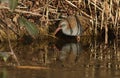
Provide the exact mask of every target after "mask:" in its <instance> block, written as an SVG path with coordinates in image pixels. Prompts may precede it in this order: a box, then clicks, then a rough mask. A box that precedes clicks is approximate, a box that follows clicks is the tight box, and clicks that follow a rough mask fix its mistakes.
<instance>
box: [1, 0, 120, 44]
mask: <svg viewBox="0 0 120 78" xmlns="http://www.w3.org/2000/svg"><path fill="white" fill-rule="evenodd" d="M76 14H79V15H81V16H85V17H87V18H88V19H90V20H91V22H92V30H93V31H94V34H96V35H97V34H98V32H97V29H98V28H99V29H100V30H102V29H105V43H108V28H111V29H113V30H114V31H115V33H117V34H118V28H120V1H119V0H18V5H17V7H16V9H15V10H14V11H13V12H11V10H10V8H9V3H8V2H7V1H4V2H1V3H0V18H1V19H0V40H1V41H5V40H6V39H7V37H8V34H7V32H6V31H9V35H10V36H9V37H10V39H11V40H17V39H20V38H21V37H22V36H23V35H28V32H27V31H26V30H25V28H24V27H21V26H20V25H19V22H18V19H19V18H20V17H22V16H24V17H25V18H26V19H27V20H28V21H30V22H32V23H34V24H35V25H36V27H37V28H38V29H39V38H43V37H44V36H51V35H50V34H51V33H52V32H49V31H53V30H54V29H55V27H56V26H55V25H54V24H55V23H56V22H57V21H59V20H61V17H67V16H68V15H76Z"/></svg>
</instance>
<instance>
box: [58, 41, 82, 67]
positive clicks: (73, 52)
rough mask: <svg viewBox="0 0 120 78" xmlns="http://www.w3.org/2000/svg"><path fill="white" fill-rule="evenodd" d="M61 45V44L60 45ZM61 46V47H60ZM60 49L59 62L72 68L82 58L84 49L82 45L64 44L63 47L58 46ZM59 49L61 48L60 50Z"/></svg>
mask: <svg viewBox="0 0 120 78" xmlns="http://www.w3.org/2000/svg"><path fill="white" fill-rule="evenodd" d="M58 45H59V44H58ZM60 46H61V47H60ZM56 47H57V49H59V52H60V53H59V58H58V59H59V61H61V62H62V65H63V66H65V67H66V66H67V67H71V66H72V65H75V64H76V63H77V61H78V59H79V57H80V53H81V52H82V48H81V45H80V43H75V42H71V43H66V44H65V43H64V44H63V45H62V44H61V45H59V46H56ZM58 47H59V48H58Z"/></svg>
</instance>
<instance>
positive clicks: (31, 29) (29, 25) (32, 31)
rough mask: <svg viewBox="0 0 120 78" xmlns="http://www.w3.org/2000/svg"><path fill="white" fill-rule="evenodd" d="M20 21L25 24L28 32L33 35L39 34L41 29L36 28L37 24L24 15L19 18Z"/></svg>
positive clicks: (22, 24)
mask: <svg viewBox="0 0 120 78" xmlns="http://www.w3.org/2000/svg"><path fill="white" fill-rule="evenodd" d="M19 23H20V25H21V26H25V28H26V29H27V31H28V33H29V34H30V35H31V36H32V37H34V38H35V37H36V36H37V35H38V34H39V30H38V29H37V28H36V26H35V24H33V23H31V22H29V21H27V19H25V18H24V17H21V18H20V19H19Z"/></svg>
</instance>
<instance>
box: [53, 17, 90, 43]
mask: <svg viewBox="0 0 120 78" xmlns="http://www.w3.org/2000/svg"><path fill="white" fill-rule="evenodd" d="M86 20H87V19H86V18H85V17H83V16H79V15H71V16H68V17H67V18H65V19H63V20H61V21H60V22H59V24H58V27H57V29H56V30H55V32H54V35H56V34H57V33H58V31H60V30H62V32H63V34H65V35H67V36H75V37H76V40H77V42H79V41H80V36H81V35H82V33H83V32H84V31H85V30H86V29H87V28H88V26H86V27H83V26H82V23H85V22H87V21H86ZM86 25H87V24H86Z"/></svg>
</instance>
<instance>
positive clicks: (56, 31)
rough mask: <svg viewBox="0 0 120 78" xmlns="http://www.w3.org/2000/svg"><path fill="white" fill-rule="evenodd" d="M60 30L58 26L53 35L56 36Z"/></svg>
mask: <svg viewBox="0 0 120 78" xmlns="http://www.w3.org/2000/svg"><path fill="white" fill-rule="evenodd" d="M60 30H61V27H60V26H59V27H58V28H57V29H56V30H55V32H54V35H56V34H57V33H58V31H60Z"/></svg>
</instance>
